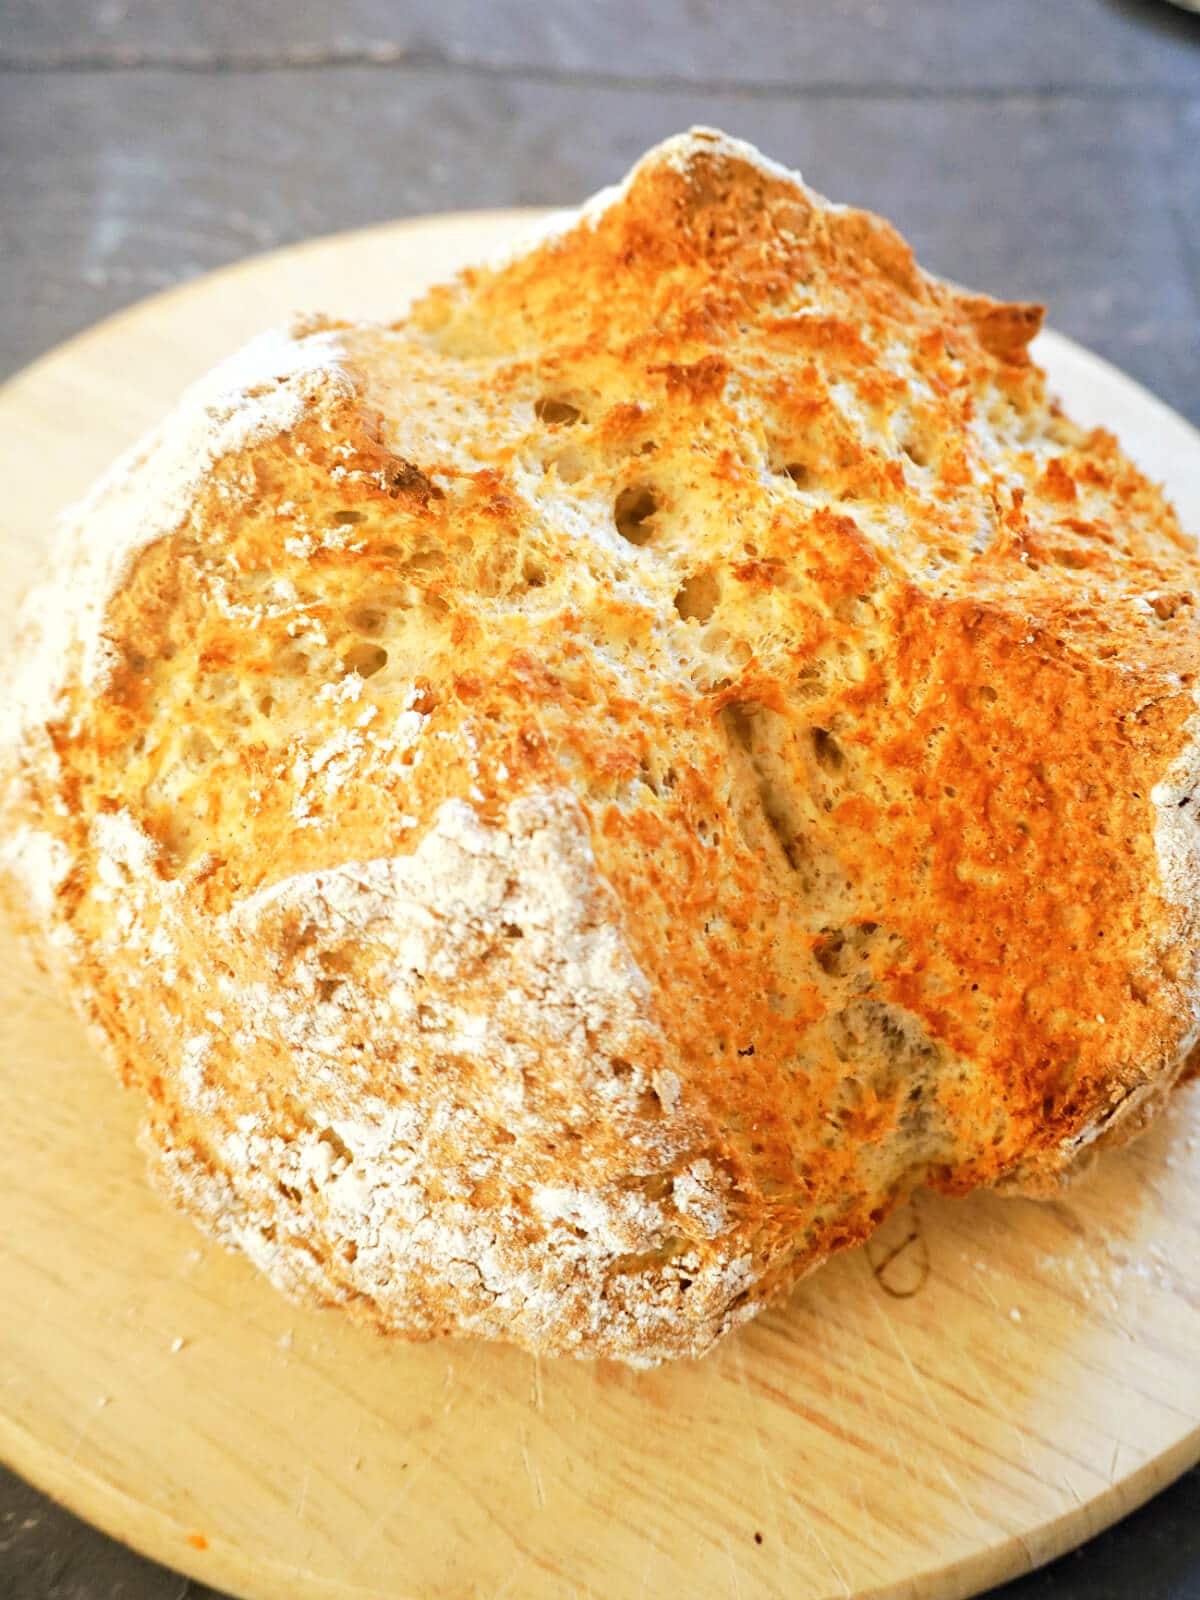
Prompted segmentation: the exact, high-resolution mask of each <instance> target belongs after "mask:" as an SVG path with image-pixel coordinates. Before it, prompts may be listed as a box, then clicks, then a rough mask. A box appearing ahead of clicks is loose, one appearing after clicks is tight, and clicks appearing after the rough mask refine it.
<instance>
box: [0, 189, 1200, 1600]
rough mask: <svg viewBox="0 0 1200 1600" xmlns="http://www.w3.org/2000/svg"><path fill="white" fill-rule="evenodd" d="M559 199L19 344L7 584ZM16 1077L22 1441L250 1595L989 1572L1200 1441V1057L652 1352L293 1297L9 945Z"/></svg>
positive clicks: (6, 1176) (1101, 369)
mask: <svg viewBox="0 0 1200 1600" xmlns="http://www.w3.org/2000/svg"><path fill="white" fill-rule="evenodd" d="M529 220H530V214H528V213H525V214H520V213H511V212H510V213H492V214H486V215H474V216H458V217H442V218H433V219H426V220H422V221H418V222H415V223H404V224H400V225H396V226H389V227H384V228H379V229H374V230H370V231H368V232H365V233H360V234H356V235H351V236H347V237H341V238H335V239H329V240H321V241H318V242H316V243H314V244H309V245H305V246H303V247H300V248H297V249H293V250H286V251H282V252H280V253H277V254H275V255H270V256H264V257H261V258H260V259H258V260H254V261H250V262H248V263H246V264H244V265H242V266H239V267H236V268H234V269H232V270H231V271H228V272H224V273H219V274H217V275H216V276H214V277H211V278H206V279H202V280H200V281H199V282H196V283H192V284H188V285H186V286H184V287H183V288H181V289H177V290H175V291H173V292H172V293H169V294H166V295H162V296H159V297H158V298H157V299H154V300H151V301H148V302H147V303H145V304H144V305H141V306H138V307H135V308H134V309H133V310H132V311H130V312H127V313H125V314H124V315H122V316H120V317H118V318H115V319H114V320H112V321H110V322H107V323H104V324H103V325H101V326H100V327H98V328H96V329H94V330H92V331H91V332H89V333H87V334H85V335H84V336H83V337H82V338H79V339H76V340H74V341H73V342H72V343H71V344H68V345H66V346H64V347H63V348H62V349H60V350H58V351H55V352H54V353H53V354H51V355H50V356H48V357H47V358H46V359H45V360H43V361H41V362H39V363H38V364H37V365H36V366H34V367H32V368H30V369H29V370H28V371H27V372H25V373H23V374H22V375H21V376H20V377H18V378H17V379H16V380H15V382H13V383H12V384H10V385H9V386H8V388H7V389H6V390H4V391H3V392H0V483H2V484H3V493H2V495H0V549H2V554H3V560H4V564H5V569H6V579H5V582H4V594H3V598H2V600H0V607H8V608H9V609H11V606H12V604H13V600H14V597H15V594H16V592H17V590H18V589H20V588H21V587H22V586H23V584H24V582H25V581H26V580H27V579H28V578H29V576H30V575H31V574H32V573H33V571H34V570H35V569H36V566H37V563H38V561H39V559H40V557H41V553H42V549H43V546H44V541H45V537H46V530H47V528H48V527H49V525H50V523H51V520H52V517H53V515H54V513H55V512H56V511H57V510H58V508H59V507H60V506H61V505H62V504H63V503H64V502H65V501H67V500H68V499H70V498H72V497H74V496H75V495H76V494H77V493H79V492H80V491H81V490H82V489H83V488H84V486H85V484H86V483H87V482H88V480H89V479H90V478H91V477H92V476H93V474H94V473H95V472H96V471H97V470H98V469H99V468H100V467H102V466H103V465H104V464H106V463H107V462H108V460H109V459H110V458H111V457H112V456H113V455H114V453H115V452H116V451H117V450H118V449H119V448H120V447H121V446H123V445H124V444H126V443H127V442H128V441H129V440H130V439H132V438H133V437H134V435H135V434H137V433H139V432H140V431H141V430H142V429H143V428H144V427H145V426H146V425H148V424H149V423H151V422H153V421H155V420H156V419H157V418H158V417H159V415H160V414H161V413H162V412H163V410H164V409H165V408H166V407H167V405H168V404H169V402H170V401H171V400H172V399H173V397H174V396H175V395H176V393H177V392H178V390H179V389H180V387H181V386H182V384H183V383H184V381H185V380H188V379H190V378H192V377H193V376H196V375H197V374H199V373H200V372H201V371H202V370H204V369H205V368H207V367H209V366H210V365H211V364H212V363H213V362H214V361H216V360H217V359H218V357H220V356H223V355H224V354H226V353H227V352H228V351H229V350H230V349H231V348H233V347H234V346H235V345H237V344H238V343H239V342H240V341H242V340H243V339H245V338H246V337H248V336H249V335H250V334H251V333H253V332H255V331H257V330H258V329H259V328H260V327H262V326H263V325H265V324H268V323H271V322H274V321H279V320H281V319H282V318H283V317H285V316H286V315H287V314H288V313H289V312H290V311H291V310H293V309H304V308H314V307H324V308H328V309H330V310H335V311H337V312H340V313H348V314H352V315H357V314H362V315H381V316H383V315H394V314H395V313H396V312H397V310H398V309H399V308H400V307H401V305H402V304H403V302H404V301H405V300H406V299H407V298H408V296H409V295H410V294H411V293H412V292H413V291H414V290H415V289H417V288H418V287H420V286H421V285H423V284H424V283H426V282H427V281H429V280H431V279H433V278H435V277H438V276H441V275H443V274H445V273H446V272H447V271H449V270H451V269H452V268H453V267H455V266H456V265H457V264H459V263H460V262H461V261H465V260H467V259H469V258H470V257H472V256H475V255H477V254H480V253H482V252H486V251H488V250H491V249H494V248H495V247H497V246H498V245H500V244H502V243H503V242H504V241H505V240H507V239H509V238H511V237H512V236H513V235H514V233H515V232H517V231H519V230H520V229H521V228H522V227H525V226H527V225H528V223H529ZM1040 355H1041V357H1042V359H1043V360H1044V362H1045V363H1046V365H1047V366H1048V367H1049V368H1050V370H1051V373H1052V375H1053V379H1054V382H1055V385H1056V387H1057V388H1058V389H1059V391H1060V392H1061V393H1063V394H1064V396H1065V397H1066V399H1067V401H1068V404H1069V405H1070V407H1071V408H1072V409H1073V410H1074V411H1075V413H1076V414H1077V415H1078V416H1080V417H1081V418H1083V419H1086V420H1106V421H1108V422H1109V423H1110V424H1112V425H1113V426H1115V427H1116V428H1118V429H1119V430H1120V431H1121V432H1122V434H1123V436H1124V438H1125V440H1126V442H1127V445H1128V447H1129V449H1130V450H1131V453H1132V454H1133V455H1134V456H1135V457H1136V458H1138V459H1139V460H1140V461H1141V463H1142V464H1143V465H1144V466H1145V467H1147V468H1148V469H1149V470H1150V471H1151V472H1152V473H1154V474H1155V475H1156V476H1158V477H1160V478H1163V479H1165V480H1166V481H1167V482H1168V483H1169V485H1170V487H1171V489H1172V491H1173V492H1174V494H1175V496H1176V498H1177V500H1178V502H1179V504H1180V507H1181V509H1182V510H1183V512H1184V517H1185V521H1187V522H1188V524H1189V525H1190V526H1191V527H1192V528H1193V529H1200V436H1198V435H1197V434H1195V433H1194V432H1193V431H1192V430H1191V429H1190V428H1189V427H1188V426H1187V425H1186V424H1185V423H1183V422H1182V421H1181V420H1180V419H1179V418H1177V417H1175V416H1173V415H1172V414H1171V413H1170V412H1168V411H1167V410H1166V409H1165V408H1164V407H1163V406H1161V405H1160V404H1159V403H1158V402H1157V401H1155V400H1153V399H1152V398H1151V397H1150V396H1149V395H1147V394H1146V393H1145V392H1144V391H1142V390H1139V389H1138V388H1137V387H1136V386H1135V385H1133V384H1132V383H1130V382H1129V381H1128V380H1126V379H1124V378H1122V377H1121V376H1120V375H1119V374H1118V373H1116V372H1115V371H1113V370H1112V369H1111V368H1109V367H1106V366H1105V365H1104V364H1103V363H1101V362H1099V361H1097V360H1096V359H1095V358H1094V357H1091V356H1088V355H1087V354H1086V353H1085V352H1083V351H1081V350H1079V349H1077V348H1076V347H1074V346H1071V345H1069V344H1068V343H1067V342H1066V341H1064V340H1061V339H1056V338H1054V337H1052V336H1050V335H1046V336H1045V337H1044V338H1043V340H1042V342H1041V346H1040ZM0 620H4V619H3V618H0ZM0 1084H2V1087H0V1094H2V1096H3V1099H2V1102H0V1103H2V1104H3V1107H4V1122H5V1125H6V1130H7V1131H6V1132H5V1134H4V1135H3V1137H0V1196H2V1202H3V1207H4V1218H5V1227H4V1229H3V1233H2V1236H0V1454H2V1455H3V1457H4V1458H5V1459H6V1460H7V1461H8V1462H10V1463H11V1465H12V1466H14V1467H15V1468H16V1469H17V1470H18V1471H19V1472H22V1473H24V1474H25V1475H26V1476H27V1477H28V1478H30V1479H31V1480H32V1481H33V1482H34V1483H36V1484H38V1485H39V1486H40V1487H41V1488H43V1489H46V1490H48V1491H49V1492H50V1493H51V1494H53V1495H55V1496H57V1497H58V1498H59V1499H61V1500H62V1501H64V1502H65V1503H66V1504H67V1505H68V1506H70V1507H71V1508H72V1509H73V1510H75V1511H77V1512H79V1513H80V1514H81V1515H83V1516H85V1517H87V1518H89V1519H91V1520H92V1521H94V1522H96V1523H98V1524H99V1525H100V1526H101V1527H103V1528H105V1529H107V1530H108V1531H109V1532H111V1533H113V1534H115V1535H116V1536H117V1537H119V1538H122V1539H125V1540H127V1541H128V1542H129V1543H130V1544H133V1545H135V1546H137V1548H139V1549H140V1550H143V1551H145V1552H147V1553H148V1554H150V1555H153V1556H156V1557H158V1558H159V1559H160V1560H162V1561H166V1562H169V1563H170V1564H171V1565H173V1566H175V1567H178V1568H180V1569H182V1570H183V1571H185V1572H187V1573H190V1574H192V1575H194V1576H196V1577H197V1578H201V1579H204V1580H205V1581H207V1582H209V1583H211V1584H214V1585H216V1586H218V1587H220V1588H225V1589H229V1590H231V1591H233V1592H234V1593H235V1594H237V1595H242V1596H246V1597H253V1600H309V1597H321V1600H329V1597H334V1596H337V1597H350V1596H356V1597H362V1600H367V1597H372V1600H375V1597H379V1600H385V1597H386V1600H394V1597H399V1596H404V1597H408V1600H417V1597H420V1600H425V1597H438V1600H441V1597H447V1596H489V1597H490V1596H497V1597H498V1596H501V1595H507V1596H512V1597H515V1600H537V1597H542V1596H556V1597H557V1596H577V1597H580V1600H583V1597H587V1600H625V1597H633V1596H651V1597H653V1596H670V1597H672V1600H674V1597H676V1596H686V1597H688V1600H705V1597H710V1596H730V1597H740V1600H760V1597H766V1596H776V1597H779V1600H825V1597H832V1596H867V1595H870V1596H906V1597H928V1600H934V1597H957V1596H963V1595H967V1594H969V1593H972V1592H975V1591H977V1590H979V1589H982V1588H984V1587H986V1586H988V1585H990V1584H993V1583H996V1582H999V1581H1000V1580H1001V1579H1003V1578H1006V1577H1009V1576H1011V1575H1012V1574H1014V1573H1018V1572H1021V1571H1023V1570H1025V1569H1026V1568H1028V1567H1030V1566H1032V1565H1034V1564H1036V1563H1038V1562H1041V1561H1044V1560H1046V1559H1047V1558H1049V1557H1050V1556H1053V1555H1055V1554H1056V1553H1058V1552H1059V1551H1061V1550H1063V1549H1065V1548H1067V1547H1068V1546H1070V1545H1072V1544H1074V1543H1076V1542H1078V1541H1080V1540H1082V1539H1085V1538H1087V1537H1088V1536H1089V1535H1090V1534H1092V1533H1095V1532H1096V1531H1097V1530H1098V1529H1099V1528H1101V1527H1103V1526H1104V1525H1105V1524H1107V1523H1109V1522H1111V1521H1112V1520H1113V1519H1114V1518H1116V1517H1119V1516H1121V1515H1122V1514H1123V1513H1124V1512H1126V1511H1128V1510H1130V1509H1131V1508H1132V1507H1133V1506H1135V1505H1137V1504H1138V1503H1139V1502H1140V1501H1142V1500H1144V1499H1146V1498H1147V1496H1149V1495H1150V1494H1152V1493H1153V1492H1154V1491H1155V1490H1156V1489H1158V1488H1159V1487H1160V1486H1161V1485H1163V1484H1165V1483H1166V1482H1167V1481H1168V1480H1169V1479H1171V1478H1172V1477H1174V1476H1175V1475H1176V1474H1177V1473H1179V1472H1180V1471H1182V1470H1183V1469H1184V1468H1185V1467H1187V1466H1188V1465H1190V1464H1191V1463H1192V1462H1193V1461H1195V1460H1196V1459H1197V1458H1198V1457H1200V1361H1198V1360H1197V1359H1196V1349H1197V1343H1198V1340H1200V1147H1198V1145H1197V1140H1198V1139H1200V1088H1191V1089H1188V1090H1185V1091H1182V1092H1181V1093H1180V1095H1179V1096H1178V1097H1177V1101H1176V1104H1175V1106H1174V1108H1173V1110H1172V1111H1171V1113H1170V1114H1169V1116H1168V1117H1167V1119H1166V1120H1165V1121H1164V1122H1163V1123H1162V1124H1161V1125H1160V1126H1159V1127H1157V1128H1156V1129H1155V1130H1154V1131H1153V1132H1152V1133H1151V1134H1150V1136H1149V1137H1148V1138H1146V1139H1145V1140H1144V1141H1143V1142H1142V1143H1141V1144H1139V1145H1138V1146H1136V1147H1135V1148H1134V1149H1132V1150H1129V1151H1127V1152H1124V1153H1121V1154H1118V1155H1115V1156H1110V1157H1108V1158H1106V1159H1105V1160H1104V1161H1103V1163H1102V1165H1101V1168H1100V1171H1099V1173H1098V1174H1097V1175H1096V1176H1095V1177H1094V1178H1093V1179H1091V1180H1089V1181H1087V1182H1086V1183H1085V1184H1083V1185H1082V1186H1081V1187H1079V1188H1078V1189H1076V1190H1075V1191H1074V1192H1072V1193H1071V1194H1070V1195H1069V1196H1068V1197H1066V1198H1063V1199H1061V1200H1057V1201H1055V1202H1053V1203H1050V1204H1035V1203H1033V1202H1029V1201H1021V1200H1007V1201H1004V1200H999V1199H996V1198H995V1197H993V1196H986V1195H985V1196H978V1197H974V1198H972V1199H970V1200H968V1201H959V1202H950V1201H943V1200H938V1199H935V1198H931V1197H925V1198H919V1199H918V1201H917V1203H916V1205H915V1206H913V1207H910V1208H908V1209H907V1210H906V1211H905V1213H904V1214H903V1215H902V1216H900V1217H898V1218H896V1219H893V1221H892V1222H891V1223H889V1225H888V1227H887V1229H886V1230H885V1233H884V1235H883V1236H882V1237H880V1238H879V1239H878V1240H877V1241H875V1242H873V1243H872V1245H871V1246H869V1247H868V1249H867V1250H865V1251H860V1252H857V1253H855V1254H853V1255H848V1256H845V1257H843V1258H841V1259H839V1260H837V1261H835V1262H834V1263H833V1264H832V1265H831V1266H829V1267H827V1268H826V1269H825V1270H824V1271H822V1272H820V1273H819V1274H817V1275H816V1276H815V1277H814V1278H813V1279H812V1280H811V1281H810V1282H809V1283H808V1284H806V1285H804V1286H802V1288H801V1289H800V1291H799V1292H798V1293H797V1294H796V1296H795V1298H794V1300H793V1301H792V1303H791V1305H790V1307H789V1308H788V1309H787V1310H786V1311H781V1312H778V1313H776V1314H773V1315H770V1316H767V1317H764V1318H762V1319H760V1320H759V1321H758V1322H757V1323H755V1324H754V1325H753V1326H751V1327H749V1328H746V1329H745V1330H743V1331H741V1332H739V1333H738V1334H736V1335H735V1336H734V1337H732V1338H731V1339H729V1340H728V1341H727V1342H726V1343H725V1344H724V1345H723V1346H722V1347H721V1348H720V1349H719V1351H718V1352H717V1353H716V1354H715V1355H713V1356H711V1357H709V1358H708V1359H707V1360H705V1361H703V1362H701V1363H698V1364H689V1365H678V1366H674V1367H671V1368H668V1369H665V1370H660V1371H657V1372H650V1373H632V1372H628V1371H626V1370H624V1369H623V1368H621V1367H619V1366H615V1365H609V1364H598V1365H585V1364H576V1363H573V1362H568V1361H554V1360H543V1361H537V1360H534V1359H532V1358H530V1357H529V1356H526V1355H522V1354H519V1353H517V1352H516V1351H513V1350H509V1349H503V1348H493V1347H490V1346H487V1345H484V1344H478V1343H455V1344H437V1345H429V1346H423V1347H411V1346H405V1345H401V1344H389V1343H385V1342H383V1341H381V1340H379V1339H376V1338H374V1337H373V1336H370V1335H368V1334H365V1333H362V1332H359V1331H357V1330H355V1329H352V1328H349V1327H345V1326H343V1325H342V1324H341V1323H340V1322H339V1321H338V1320H337V1318H336V1316H334V1315H332V1314H321V1313H312V1312H305V1311H298V1310H296V1309H294V1308H293V1307H291V1306H289V1305H288V1304H287V1303H286V1302H285V1301H283V1300H281V1299H280V1298H279V1296H278V1295H277V1294H276V1293H275V1292H274V1291H273V1290H272V1289H271V1288H269V1287H268V1286H267V1284H266V1283H265V1282H263V1281H262V1280H260V1279H259V1278H258V1277H256V1275H255V1274H254V1273H253V1272H252V1271H251V1269H250V1268H249V1266H247V1265H246V1264H245V1263H244V1262H242V1261H241V1260H237V1259H234V1258H233V1257H229V1256H225V1255H223V1254H222V1253H221V1252H219V1251H218V1250H216V1249H215V1248H213V1247H211V1246H209V1245H208V1244H206V1243H205V1242H204V1241H203V1240H202V1239H201V1237H200V1236H199V1235H198V1234H197V1233H195V1232H194V1231H193V1230H192V1228H191V1227H190V1225H189V1224H188V1223H186V1222H185V1221H183V1220H181V1219H180V1218H178V1217H176V1216H174V1215H173V1214H171V1213H169V1212H167V1211H166V1210H165V1209H164V1208H163V1207H162V1206H161V1205H160V1204H159V1202H158V1201H157V1200H156V1199H155V1198H154V1197H153V1196H152V1195H151V1194H150V1192H149V1191H148V1190H147V1188H146V1187H145V1185H144V1183H143V1180H142V1175H141V1161H140V1158H139V1156H138V1154H137V1152H136V1150H135V1146H134V1136H135V1127H136V1121H137V1107H136V1105H135V1104H134V1103H133V1102H132V1100H131V1099H130V1098H129V1097H127V1096H125V1095H123V1094H122V1093H121V1092H120V1091H119V1090H118V1088H117V1087H116V1085H115V1083H114V1082H113V1081H112V1080H111V1079H110V1078H109V1077H108V1075H107V1074H106V1072H105V1071H104V1070H103V1068H102V1067H101V1066H100V1065H99V1064H98V1063H97V1062H96V1061H95V1059H94V1058H93V1056H92V1055H91V1053H90V1051H89V1049H88V1048H87V1046H86V1044H85V1042H84V1039H83V1037H82V1035H81V1034H80V1031H79V1029H78V1028H77V1026H76V1025H75V1024H74V1023H73V1022H72V1020H71V1019H70V1017H69V1016H68V1015H67V1013H66V1012H65V1011H64V1009H63V1007H62V1006H61V1005H60V1004H59V1003H58V1002H57V1001H56V1000H55V999H54V998H53V997H52V996H51V995H50V994H48V993H47V992H46V989H45V987H44V985H43V983H42V981H41V980H40V979H38V978H37V977H36V976H35V975H33V973H32V972H31V971H30V970H29V969H28V968H27V967H26V966H25V965H24V963H23V960H22V959H21V958H20V956H19V954H18V953H17V952H16V950H15V949H13V948H12V946H11V941H8V940H7V938H6V936H0Z"/></svg>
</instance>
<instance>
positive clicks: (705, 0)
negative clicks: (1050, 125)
mask: <svg viewBox="0 0 1200 1600" xmlns="http://www.w3.org/2000/svg"><path fill="white" fill-rule="evenodd" d="M0 33H2V34H3V38H2V39H0V60H7V61H12V62H21V63H28V64H35V65H41V64H50V65H53V64H56V63H61V64H65V63H70V62H84V63H94V62H98V61H100V62H108V63H120V62H122V61H138V62H162V61H164V60H175V61H184V62H187V63H190V64H192V65H193V66H194V65H198V64H202V63H210V64H230V63H237V64H241V65H250V64H260V63H264V62H274V63H276V64H281V63H284V62H288V61H292V62H316V63H326V64H330V63H333V62H337V61H343V62H344V61H354V60H363V59H368V60H375V61H379V62H384V63H387V62H393V61H396V60H405V59H407V60H410V61H414V62H418V63H421V64H424V65H427V66H430V67H441V66H470V67H474V68H482V69H487V68H491V69H498V70H501V71H505V72H515V73H518V74H521V73H526V72H528V71H529V70H531V69H533V70H535V71H537V72H539V73H541V74H572V75H578V76H582V77H585V78H589V79H591V80H592V81H596V80H597V79H607V80H609V81H613V80H617V81H620V82H622V83H627V84H636V83H643V84H647V83H651V84H655V85H661V84H662V83H664V82H676V83H685V84H693V85H696V84H703V85H704V86H706V87H715V86H717V85H720V84H743V85H748V86H749V85H754V86H758V87H763V88H769V87H776V88H783V89H788V88H796V87H801V88H806V89H807V88H811V87H813V86H814V85H824V86H833V87H845V88H850V89H855V88H859V89H861V88H873V89H877V88H892V89H895V88H900V89H906V90H919V91H921V92H923V93H932V94H940V93H945V92H955V91H961V90H964V89H973V88H980V87H982V88H987V89H992V90H994V89H997V88H1001V89H1018V90H1027V89H1029V88H1030V87H1037V88H1040V89H1043V90H1046V91H1050V92H1053V91H1056V90H1061V89H1064V88H1072V87H1074V88H1079V87H1086V88H1092V89H1101V90H1112V89H1123V90H1126V91H1128V90H1132V89H1138V90H1144V89H1147V88H1154V89H1174V90H1178V91H1184V92H1193V91H1194V89H1195V63H1194V61H1191V62H1189V59H1188V51H1187V49H1186V48H1185V47H1186V45H1187V44H1188V43H1189V42H1190V43H1192V44H1193V45H1195V43H1196V40H1197V38H1198V36H1200V22H1198V21H1197V20H1196V19H1195V18H1193V17H1190V16H1186V15H1181V14H1179V13H1178V12H1176V11H1172V10H1171V9H1170V8H1169V7H1167V6H1164V5H1162V4H1161V3H1159V0H1054V3H1053V4H1048V3H1047V0H992V3H989V4H982V3H981V0H909V3H906V4H897V3H896V0H792V3H790V4H787V5H780V4H779V3H778V0H739V3H738V4H737V5H731V4H728V3H724V0H654V4H648V5H643V6H635V5H633V4H632V3H631V0H588V3H586V4H583V3H579V0H567V3H566V4H562V3H560V4H558V5H535V4H530V3H529V0H484V3H481V0H408V3H406V4H405V5H402V6H399V5H396V4H395V3H394V0H298V3H295V4H289V5H279V4H278V3H277V0H205V3H204V4H203V5H175V6H167V5H164V4H162V0H5V5H4V8H3V11H0Z"/></svg>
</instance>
